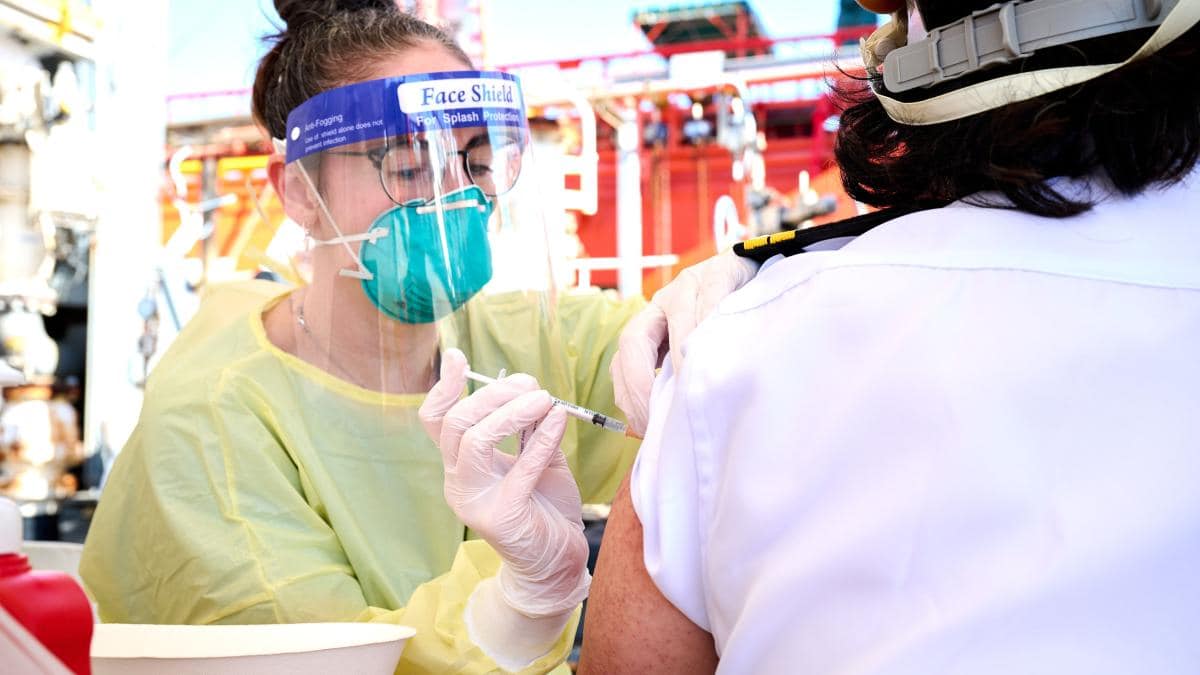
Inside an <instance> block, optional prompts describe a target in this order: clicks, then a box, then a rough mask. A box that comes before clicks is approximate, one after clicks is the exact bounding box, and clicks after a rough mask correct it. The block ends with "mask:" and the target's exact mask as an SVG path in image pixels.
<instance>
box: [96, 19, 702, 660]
mask: <svg viewBox="0 0 1200 675" xmlns="http://www.w3.org/2000/svg"><path fill="white" fill-rule="evenodd" d="M276 8H277V9H278V11H279V15H280V16H281V17H282V18H283V20H284V21H285V22H286V23H287V28H286V30H285V31H284V32H283V33H281V34H280V35H279V36H277V40H276V42H275V44H274V46H273V47H272V49H271V50H270V52H269V53H268V54H267V55H266V56H265V57H264V58H263V60H262V62H261V65H260V67H259V71H258V74H257V77H256V80H255V85H254V95H253V101H254V114H255V118H256V120H257V121H258V122H259V123H260V124H261V125H262V126H263V128H264V129H265V130H266V131H267V132H268V133H269V134H270V135H271V137H272V138H273V139H274V140H275V143H276V147H277V148H278V149H279V152H278V155H277V156H275V157H273V158H272V160H271V163H270V166H269V171H270V178H271V181H272V184H273V185H274V187H275V189H276V190H277V192H278V194H279V195H280V196H281V197H282V200H283V202H284V208H285V210H286V212H287V214H288V215H289V217H291V218H292V219H293V220H295V221H296V222H297V223H299V224H300V225H302V226H303V227H304V228H305V229H306V230H307V232H308V235H309V237H310V239H311V242H312V245H313V250H312V265H313V279H312V281H311V284H309V285H308V286H307V287H304V288H301V289H298V290H292V289H289V288H285V287H283V286H278V285H273V284H269V283H266V282H248V283H237V284H231V285H227V286H224V287H218V288H214V289H213V290H212V291H211V292H210V293H209V295H208V296H207V297H206V298H205V300H204V302H203V304H202V307H201V309H200V311H199V312H198V314H197V315H196V316H195V317H194V318H193V319H192V320H191V321H190V322H189V324H188V325H187V326H186V328H185V330H184V331H183V332H182V333H181V335H180V336H179V338H178V339H177V340H176V341H175V343H174V344H173V345H172V347H171V348H170V350H169V351H168V353H167V354H165V355H164V357H163V359H162V360H161V362H160V363H159V365H158V366H157V368H156V369H155V371H154V373H153V374H152V375H151V378H150V381H149V383H148V385H147V389H146V397H145V404H144V407H143V410H142V414H141V418H140V420H139V423H138V426H137V428H136V429H135V431H134V433H133V435H132V437H131V438H130V440H129V442H128V444H127V445H126V446H125V448H124V449H123V451H122V452H121V453H120V455H119V457H118V459H117V461H116V465H115V468H114V469H113V472H112V475H111V477H110V479H109V481H108V484H107V489H106V491H105V495H104V498H103V500H101V503H100V506H99V509H98V510H97V513H96V516H95V519H94V521H93V524H92V527H91V531H90V535H89V537H88V540H87V543H86V546H85V550H84V554H83V561H82V565H81V573H82V576H83V578H84V580H85V582H86V584H87V587H88V589H89V590H90V592H91V594H92V596H93V597H94V599H95V600H96V602H97V603H98V606H99V613H100V618H101V619H102V620H103V621H106V622H143V623H167V624H169V623H187V624H206V623H226V624H251V623H279V622H306V621H383V622H395V623H403V624H407V625H410V626H413V627H415V628H416V629H417V633H416V637H414V638H413V639H412V640H411V641H410V642H409V644H408V645H407V647H406V649H405V651H404V656H403V660H402V662H401V664H400V666H399V669H398V670H399V672H449V671H454V672H488V671H492V670H495V669H497V668H498V667H504V668H506V669H509V670H529V671H530V672H544V671H546V670H549V669H550V668H552V667H554V666H555V665H556V664H559V663H561V662H562V660H563V659H564V657H565V655H566V654H567V652H568V649H569V648H570V644H571V638H572V636H573V633H574V621H573V619H572V618H573V617H575V616H577V607H578V605H579V603H580V601H581V600H582V598H583V597H584V595H585V594H586V592H587V587H588V581H589V578H588V574H587V571H586V568H585V564H586V558H587V549H586V542H585V541H584V539H583V535H582V531H581V530H582V523H581V521H580V502H581V499H582V500H584V501H588V502H603V501H607V500H609V499H611V496H612V494H613V492H614V490H615V488H616V486H617V484H618V482H619V480H620V477H621V476H622V475H623V473H624V472H625V471H626V470H627V468H628V467H629V465H630V463H631V461H632V456H633V453H634V451H635V450H636V447H637V446H636V443H635V442H634V441H633V440H632V439H627V438H623V437H621V436H620V435H617V434H612V433H610V432H607V431H604V430H602V429H600V428H597V427H593V426H590V425H586V424H583V423H580V422H578V421H574V420H572V421H570V422H567V421H566V420H564V419H563V418H562V417H561V414H560V413H557V412H556V413H554V414H549V413H550V412H551V411H550V400H549V397H548V395H547V394H546V393H545V391H543V389H545V390H549V391H552V392H554V394H555V395H557V396H559V397H562V398H564V399H568V400H572V401H575V402H578V403H581V404H583V405H586V406H588V407H590V408H593V409H596V410H599V411H601V412H605V413H607V414H616V413H617V411H616V409H615V408H614V407H613V398H614V395H613V390H612V385H611V381H610V380H609V378H608V375H607V374H608V367H609V362H610V360H611V357H612V354H613V352H614V351H615V349H616V345H617V334H618V332H619V330H620V329H621V327H622V326H623V325H624V324H625V323H626V322H627V320H628V319H629V317H630V316H631V315H633V314H634V313H635V312H636V311H637V310H638V309H639V308H640V307H641V306H642V305H643V304H644V303H642V302H640V301H639V300H632V301H625V302H617V301H614V300H611V299H608V298H607V297H606V296H603V295H600V294H590V295H588V294H583V295H580V294H558V293H556V290H555V289H554V287H553V286H552V284H551V283H550V281H549V279H550V274H549V273H548V267H549V262H548V260H549V259H548V256H547V253H546V251H545V241H546V233H545V231H544V230H543V229H541V227H540V226H541V223H539V222H536V219H531V218H530V216H529V214H530V213H533V212H535V211H536V208H531V206H532V207H536V205H537V202H538V195H537V186H536V185H535V183H534V182H533V181H532V180H528V176H529V175H532V172H531V171H530V161H531V157H530V154H529V147H530V143H529V131H528V128H527V126H526V122H525V114H524V106H523V101H522V96H521V89H520V84H519V82H518V81H517V80H516V78H514V77H512V76H509V75H506V74H502V73H491V72H476V71H473V70H471V66H470V61H469V59H468V58H467V57H466V55H465V54H464V53H463V52H462V50H461V49H460V48H459V47H458V46H457V45H455V44H454V43H453V42H452V41H451V40H450V39H449V38H448V37H447V36H446V35H445V34H444V33H443V32H441V31H440V30H438V29H435V28H433V27H432V26H430V25H428V24H425V23H423V22H421V21H418V20H416V19H414V18H412V17H410V16H408V15H405V14H403V13H401V12H399V11H398V10H397V9H396V6H395V3H393V2H390V1H389V0H376V1H356V2H350V1H342V2H337V1H326V2H312V1H299V0H297V1H284V0H279V1H277V2H276ZM518 204H520V205H522V206H521V208H522V212H523V213H525V214H526V215H525V217H524V218H523V220H522V221H521V222H515V221H514V220H513V218H512V217H511V214H512V213H513V212H514V211H515V210H516V209H517V205H518ZM497 238H503V239H504V241H505V242H506V244H507V250H518V251H522V256H521V257H519V258H518V259H504V260H501V259H494V258H493V257H492V256H491V255H490V253H489V249H490V244H489V242H490V241H493V240H495V239H497ZM691 283H692V282H690V281H688V282H686V283H685V284H684V285H688V284H691ZM695 287H697V286H695V284H693V285H692V286H689V288H695ZM468 362H469V366H470V367H471V368H472V369H474V370H476V371H477V372H480V373H484V374H487V375H489V376H496V375H498V374H499V373H500V371H502V370H507V371H508V372H510V373H511V372H523V373H528V374H529V375H523V376H512V377H507V378H504V379H503V380H502V381H501V382H500V383H499V384H497V385H494V386H492V387H486V388H484V389H483V390H482V391H480V392H478V393H477V394H475V395H474V396H471V397H469V398H467V399H466V401H467V402H469V405H468V407H467V413H468V414H467V415H465V416H464V415H460V414H458V413H455V415H453V416H451V417H450V418H448V419H449V420H450V422H451V423H449V424H443V420H442V415H444V414H445V413H446V411H447V410H448V408H449V404H448V400H449V401H450V402H452V401H453V400H457V398H458V397H459V396H460V395H462V393H463V392H464V390H465V389H466V387H465V384H464V382H465V380H464V379H463V375H464V373H465V369H466V368H467V366H468ZM439 371H440V372H442V373H447V374H450V375H452V379H453V382H452V383H451V385H445V386H443V387H442V389H440V390H439V392H441V394H442V396H441V397H440V398H439V397H431V403H433V404H436V405H432V406H431V407H430V408H429V410H428V411H426V414H425V416H424V420H422V419H421V418H420V417H419V415H418V409H419V406H420V405H421V404H422V402H424V401H425V399H426V392H427V391H429V389H430V387H431V386H432V385H433V383H434V382H436V381H437V380H438V377H439ZM535 377H536V380H535V379H534V378H535ZM446 397H449V398H448V399H447V398H446ZM514 401H515V403H514ZM514 405H519V406H521V407H520V414H519V415H518V416H517V418H506V419H510V420H511V419H518V418H519V421H520V422H521V424H520V425H518V426H538V429H537V430H536V431H533V430H532V429H530V430H528V431H529V433H527V434H525V435H524V445H525V449H526V452H525V453H524V454H523V455H522V457H523V459H522V460H521V461H520V462H515V461H514V460H512V459H511V457H510V455H507V454H503V453H497V454H496V455H495V456H494V457H492V456H490V455H489V458H488V459H489V460H490V462H491V463H489V464H488V465H487V466H482V467H477V466H468V462H467V461H465V460H466V458H467V457H477V456H478V455H479V452H481V450H480V447H479V440H480V438H481V436H480V433H479V431H478V430H473V429H474V427H476V426H477V424H476V423H482V422H485V421H486V420H487V418H488V416H489V414H491V413H492V412H493V410H494V409H496V408H501V407H504V406H508V407H506V408H504V409H505V410H511V409H512V408H513V406H514ZM460 412H461V411H460ZM422 421H424V423H425V424H424V425H423V424H422ZM506 424H507V425H508V426H506V427H505V429H506V430H509V431H514V430H516V429H517V428H518V427H514V426H512V424H510V423H507V422H506ZM443 426H444V427H445V429H446V433H447V434H449V435H450V436H453V430H454V429H461V432H462V435H461V437H460V438H457V439H454V440H453V441H452V442H447V443H444V444H443V450H444V453H439V451H438V448H437V447H436V446H435V445H434V444H433V443H432V442H431V441H430V440H429V438H428V437H427V435H426V434H427V431H426V429H428V430H429V431H430V432H433V433H436V434H437V435H438V437H439V439H440V438H441V437H442V436H443V435H444V434H443V433H442V428H443ZM502 426H503V425H502ZM510 427H511V428H510ZM485 428H486V427H485ZM460 442H461V443H460ZM509 443H510V445H509V446H508V449H509V450H510V451H511V450H514V449H515V445H516V440H515V439H514V440H512V441H509ZM460 445H461V448H462V450H461V452H460V449H459V448H460ZM491 449H492V447H491V446H490V445H489V446H488V448H487V450H488V451H489V452H490V450H491ZM472 453H473V454H472ZM443 454H444V455H445V459H446V463H447V464H446V465H447V466H448V467H449V470H448V471H446V472H445V477H444V475H443V459H444V457H443ZM460 454H461V455H462V456H463V458H464V460H463V461H461V462H459V461H457V460H458V457H459V455H460ZM510 469H511V470H510ZM510 474H511V476H510ZM443 480H445V484H443ZM504 481H507V482H504ZM501 485H503V486H504V487H505V490H499V487H500V486H501ZM509 488H511V489H509ZM497 495H499V496H497ZM448 500H449V501H448ZM466 526H469V527H470V529H468V528H467V527H466ZM477 537H482V539H483V540H475V539H476V538H477ZM498 573H499V576H497V574H498ZM489 579H493V581H491V582H489V583H488V584H481V581H483V580H489ZM477 591H478V592H477ZM468 608H470V611H468Z"/></svg>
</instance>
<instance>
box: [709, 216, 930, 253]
mask: <svg viewBox="0 0 1200 675" xmlns="http://www.w3.org/2000/svg"><path fill="white" fill-rule="evenodd" d="M941 206H944V204H923V205H921V206H897V207H893V208H890V209H883V210H881V211H873V212H871V213H864V214H863V215H861V216H854V217H853V218H847V219H845V220H838V221H835V222H832V223H826V224H825V225H821V226H820V227H810V228H806V229H803V230H787V231H784V232H776V233H775V234H767V235H763V236H761V237H754V238H753V239H747V240H746V241H742V242H738V243H737V244H734V246H733V252H734V253H735V254H737V255H739V256H741V257H743V258H749V259H750V260H753V261H755V262H758V263H763V262H766V260H767V259H768V258H772V257H774V256H777V255H780V254H782V255H784V256H792V255H796V254H797V253H804V252H805V251H806V250H808V249H809V248H810V247H812V246H814V245H816V244H819V243H821V242H823V241H829V240H830V239H842V238H844V237H857V236H859V235H861V234H863V233H865V232H867V231H868V230H871V229H872V228H874V227H877V226H879V225H882V224H884V223H886V222H888V221H889V220H895V219H897V218H899V217H900V216H907V215H908V214H910V213H916V212H917V211H928V210H929V209H935V208H939V207H941Z"/></svg>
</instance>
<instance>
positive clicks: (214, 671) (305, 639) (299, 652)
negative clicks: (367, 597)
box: [92, 623, 416, 675]
mask: <svg viewBox="0 0 1200 675" xmlns="http://www.w3.org/2000/svg"><path fill="white" fill-rule="evenodd" d="M415 633H416V631H415V630H413V629H412V628H409V627H408V626H395V625H391V624H377V623H295V624H271V625H258V626H159V625H146V624H119V623H107V624H97V625H96V630H95V633H94V634H93V636H92V673H94V674H95V675H109V674H113V675H116V674H121V675H142V674H143V673H145V674H149V673H166V674H178V675H192V674H195V675H200V674H204V675H242V674H245V675H251V674H253V675H275V674H276V673H278V674H281V675H282V674H283V673H288V674H289V675H305V674H308V673H312V674H313V675H316V674H318V673H321V674H324V673H339V674H342V673H345V674H349V673H356V674H357V673H361V674H362V675H373V674H375V673H378V674H379V675H390V673H392V672H393V671H394V670H395V669H396V663H397V662H398V661H399V660H400V652H401V651H402V650H403V649H404V644H405V643H406V642H407V641H408V639H409V638H411V637H412V636H413V635H414V634H415Z"/></svg>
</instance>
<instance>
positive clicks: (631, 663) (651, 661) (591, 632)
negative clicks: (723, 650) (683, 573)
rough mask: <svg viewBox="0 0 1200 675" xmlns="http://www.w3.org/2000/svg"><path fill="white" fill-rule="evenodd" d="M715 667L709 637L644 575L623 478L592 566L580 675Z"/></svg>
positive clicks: (637, 526) (639, 535) (636, 525)
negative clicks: (594, 564)
mask: <svg viewBox="0 0 1200 675" xmlns="http://www.w3.org/2000/svg"><path fill="white" fill-rule="evenodd" d="M716 667H717V653H716V648H715V647H714V646H713V640H712V635H710V634H709V633H707V632H706V631H704V630H703V629H701V628H700V627H699V626H697V625H696V624H694V623H692V622H691V621H690V620H689V619H688V618H687V617H686V616H684V615H683V614H682V613H681V612H680V611H679V610H678V609H676V608H675V606H674V605H672V604H671V603H670V601H668V600H667V599H666V598H665V597H663V594H662V593H661V592H659V590H658V587H657V586H655V585H654V581H653V580H652V579H650V575H649V574H647V572H646V566H645V564H644V562H643V559H642V523H641V521H639V520H638V517H637V513H635V512H634V510H633V502H632V500H631V499H630V496H629V477H628V476H626V478H625V481H624V482H623V483H621V487H620V488H619V489H618V490H617V494H616V497H615V498H614V500H613V508H612V513H611V515H610V516H609V519H608V525H607V526H606V527H605V530H604V540H603V543H602V545H601V547H600V558H599V559H598V560H597V562H596V577H595V579H594V580H593V582H592V591H591V595H590V597H589V598H588V607H587V620H586V623H585V624H584V639H583V653H582V655H581V657H580V661H579V672H580V673H581V674H586V673H637V672H644V673H647V672H648V673H656V674H658V673H688V674H692V673H706V672H707V673H711V672H713V671H715V670H716Z"/></svg>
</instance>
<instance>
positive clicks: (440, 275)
mask: <svg viewBox="0 0 1200 675" xmlns="http://www.w3.org/2000/svg"><path fill="white" fill-rule="evenodd" d="M492 208H493V206H492V202H491V201H490V200H489V199H488V198H487V196H486V195H484V193H483V190H481V189H479V187H478V186H475V185H471V186H467V187H465V188H462V189H460V190H455V191H454V192H451V193H449V194H446V195H444V196H443V197H442V198H441V199H440V200H416V201H412V202H408V203H405V204H402V205H399V206H396V207H394V208H391V209H388V210H387V211H385V212H383V213H382V214H380V215H379V217H378V218H376V219H375V222H374V223H372V225H371V228H370V230H369V231H373V230H376V229H381V230H384V231H385V232H386V234H384V235H382V236H379V237H374V238H372V239H370V240H367V241H364V242H363V243H362V248H361V250H360V256H361V258H362V264H363V266H364V267H365V268H366V269H367V270H368V271H369V272H370V273H371V277H372V278H370V279H363V282H362V286H363V290H364V291H365V292H366V294H367V297H368V298H370V299H371V302H373V303H374V304H375V306H376V307H378V308H379V311H381V312H383V313H384V314H386V315H387V316H389V317H391V318H393V319H395V320H397V321H401V322H403V323H432V322H434V321H437V320H438V319H441V318H442V317H444V316H446V315H448V314H450V313H451V312H453V311H454V310H456V309H458V308H459V307H461V306H462V305H463V304H464V303H465V302H466V301H467V300H470V299H471V298H472V297H474V295H475V294H476V293H478V292H479V291H480V290H481V289H482V288H483V287H484V285H485V284H487V282H488V281H490V280H491V278H492V255H491V249H490V248H489V246H488V238H487V223H488V219H489V218H490V217H491V215H492ZM439 214H440V215H439Z"/></svg>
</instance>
